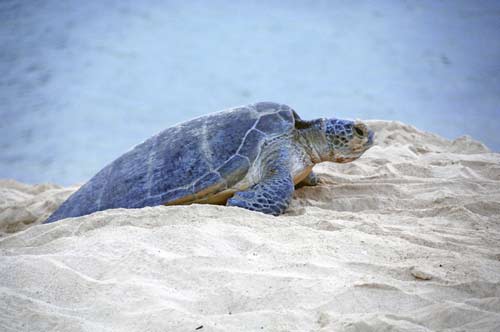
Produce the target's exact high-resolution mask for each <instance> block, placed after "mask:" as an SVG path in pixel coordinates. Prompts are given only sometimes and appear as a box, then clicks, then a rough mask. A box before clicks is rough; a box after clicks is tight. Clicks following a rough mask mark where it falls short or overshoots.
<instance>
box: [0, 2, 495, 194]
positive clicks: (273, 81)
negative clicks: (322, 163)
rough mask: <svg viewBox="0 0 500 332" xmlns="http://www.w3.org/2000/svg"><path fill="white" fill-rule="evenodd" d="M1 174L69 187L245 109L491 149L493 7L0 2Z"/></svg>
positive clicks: (462, 4) (483, 4)
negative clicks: (410, 130)
mask: <svg viewBox="0 0 500 332" xmlns="http://www.w3.org/2000/svg"><path fill="white" fill-rule="evenodd" d="M0 74H1V75H0V178H14V179H17V180H20V181H25V182H29V183H36V182H55V183H60V184H72V183H78V182H82V181H85V180H87V179H88V178H89V177H91V176H92V175H93V174H94V173H95V172H96V171H98V170H99V169H100V168H102V167H103V166H104V165H105V164H106V163H108V162H110V161H112V160H113V159H115V158H116V157H117V156H119V155H120V154H122V153H123V152H125V151H126V150H128V149H129V148H130V147H131V146H133V145H135V144H137V143H139V142H141V141H143V140H144V139H145V138H147V137H149V136H151V135H152V134H154V133H156V132H158V131H160V130H162V129H163V128H166V127H169V126H171V125H173V124H175V123H177V122H181V121H184V120H187V119H189V118H192V117H194V116H198V115H201V114H204V113H208V112H213V111H217V110H219V109H222V108H226V107H229V106H235V105H241V104H246V103H251V102H255V101H263V100H270V101H277V102H282V103H287V104H289V105H290V106H292V107H293V108H295V109H296V110H297V112H298V113H299V114H300V115H301V116H302V117H303V118H314V117H320V116H323V117H325V116H326V117H332V116H335V117H339V118H361V119H390V120H400V121H403V122H406V123H410V124H412V125H414V126H416V127H418V128H421V129H424V130H427V131H432V132H435V133H437V134H439V135H442V136H444V137H447V138H450V139H453V138H456V137H458V136H460V135H464V134H468V135H471V136H473V137H474V138H476V139H479V140H481V141H483V142H485V143H486V144H487V145H488V146H489V147H490V148H492V149H494V150H497V151H498V150H500V135H499V134H498V132H500V122H499V121H498V120H499V118H500V1H454V0H449V1H436V0H427V1H356V2H354V1H245V2H243V1H132V0H122V1H98V0H95V1H49V0H46V1H23V0H16V1H8V0H1V1H0Z"/></svg>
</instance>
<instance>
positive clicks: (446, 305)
mask: <svg viewBox="0 0 500 332" xmlns="http://www.w3.org/2000/svg"><path fill="white" fill-rule="evenodd" d="M369 125H370V126H371V127H373V129H374V130H375V131H376V133H377V145H376V146H374V147H373V148H372V149H370V150H369V151H368V152H367V153H366V154H365V155H364V156H363V157H362V158H361V159H359V160H357V161H355V162H353V163H349V164H342V165H340V164H323V165H318V166H316V167H315V170H316V172H318V173H319V175H320V176H321V179H322V180H321V184H320V185H319V186H318V187H304V188H301V189H299V190H297V191H296V192H295V197H294V200H293V203H292V206H291V207H290V209H289V211H288V212H287V213H286V214H285V215H283V216H280V217H272V216H267V215H263V214H260V213H255V212H251V211H246V210H242V209H238V208H228V207H223V206H208V205H193V206H173V207H164V206H159V207H154V208H144V209H132V210H126V209H116V210H109V211H104V212H99V213H94V214H92V215H89V216H84V217H79V218H73V219H66V220H63V221H60V222H56V223H53V224H48V225H39V224H40V222H41V221H43V220H44V218H46V217H47V216H48V214H50V212H51V211H53V210H54V209H55V208H56V207H57V206H58V204H60V203H61V202H62V201H63V200H64V198H65V197H67V196H68V195H69V194H70V193H71V192H73V191H74V190H75V189H76V188H77V186H74V187H71V188H61V187H57V186H55V185H36V186H30V185H24V184H20V183H17V182H15V181H10V180H5V181H2V182H0V232H1V237H0V276H1V278H0V330H1V331H374V330H376V331H499V330H500V154H498V153H492V152H491V151H489V150H488V149H487V148H486V147H485V146H484V145H483V144H481V143H480V142H477V141H475V140H473V139H471V138H469V137H460V138H458V139H456V140H454V141H448V140H445V139H443V138H440V137H439V136H436V135H434V134H430V133H424V132H421V131H418V130H417V129H415V128H413V127H411V126H408V125H404V124H401V123H398V122H385V121H371V122H369Z"/></svg>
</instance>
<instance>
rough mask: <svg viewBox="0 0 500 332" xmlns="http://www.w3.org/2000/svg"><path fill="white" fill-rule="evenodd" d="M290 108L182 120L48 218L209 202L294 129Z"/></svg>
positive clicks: (255, 107) (272, 106)
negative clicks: (273, 141)
mask: <svg viewBox="0 0 500 332" xmlns="http://www.w3.org/2000/svg"><path fill="white" fill-rule="evenodd" d="M295 118H298V117H297V115H296V113H295V112H294V111H293V110H292V109H291V108H290V107H288V106H286V105H283V104H277V103H269V102H262V103H256V104H252V105H248V106H243V107H237V108H232V109H229V110H225V111H221V112H217V113H212V114H209V115H206V116H202V117H199V118H195V119H193V120H190V121H187V122H184V123H181V124H178V125H176V126H174V127H171V128H168V129H166V130H164V131H162V132H161V133H159V134H157V135H155V136H153V137H151V138H149V139H148V140H146V141H145V142H143V143H141V144H139V145H137V146H135V147H134V148H133V149H131V150H130V151H128V152H127V153H125V154H124V155H122V156H121V157H119V158H118V159H116V160H115V161H113V162H112V163H111V164H109V165H108V166H106V167H105V168H104V169H102V170H101V171H100V172H99V173H97V174H96V175H95V176H94V177H93V178H91V179H90V180H89V181H88V182H87V183H86V184H84V185H83V186H82V187H81V188H80V189H79V190H78V191H77V192H75V193H74V194H73V195H72V196H70V197H69V198H68V199H67V200H66V201H65V202H64V203H63V204H62V205H61V206H60V207H59V209H58V210H57V211H56V212H55V213H54V214H52V215H51V216H50V217H49V219H47V221H46V222H52V221H56V220H59V219H63V218H68V217H76V216H81V215H86V214H89V213H92V212H95V211H101V210H106V209H112V208H140V207H145V206H154V205H162V204H182V203H189V202H193V201H199V202H203V201H204V200H206V201H207V202H209V200H207V199H208V198H210V196H213V195H215V194H217V193H220V192H222V191H227V190H228V189H230V188H232V186H234V185H235V184H236V183H238V182H239V181H241V180H242V179H243V178H244V177H245V175H246V174H247V172H248V170H249V169H250V167H251V165H252V163H253V162H254V161H255V160H256V158H257V156H258V155H259V153H260V150H261V146H262V143H263V142H264V141H265V140H266V139H268V138H272V137H275V136H278V135H282V134H284V133H286V132H290V131H292V130H293V129H294V123H295Z"/></svg>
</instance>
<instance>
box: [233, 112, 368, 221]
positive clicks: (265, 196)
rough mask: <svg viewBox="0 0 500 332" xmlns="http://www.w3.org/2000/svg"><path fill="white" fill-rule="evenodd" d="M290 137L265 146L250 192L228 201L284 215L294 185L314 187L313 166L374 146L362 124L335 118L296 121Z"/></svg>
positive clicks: (348, 157)
mask: <svg viewBox="0 0 500 332" xmlns="http://www.w3.org/2000/svg"><path fill="white" fill-rule="evenodd" d="M296 121H298V123H297V124H296V128H297V130H296V132H295V134H294V135H293V137H288V136H282V137H279V138H276V139H274V140H272V141H270V142H269V143H268V146H267V147H266V149H264V150H265V151H266V154H265V155H263V156H262V157H261V160H260V165H261V166H260V167H261V169H260V171H261V172H260V174H262V176H261V178H260V179H259V181H257V183H256V184H255V185H253V186H252V187H251V188H250V189H248V190H244V191H240V192H237V193H236V194H235V195H234V197H233V198H230V199H229V200H228V201H227V205H229V206H238V207H242V208H245V209H248V210H252V211H259V212H263V213H267V214H272V215H276V216H277V215H279V214H282V213H284V212H285V210H286V209H287V207H288V205H289V204H290V202H291V200H292V195H293V188H294V185H295V184H298V183H303V184H305V185H316V184H317V183H318V178H317V176H316V175H315V174H314V173H313V172H312V167H313V166H314V165H315V164H318V163H321V162H326V161H330V162H340V163H344V162H349V161H353V160H355V159H357V158H359V157H360V156H361V155H362V154H363V153H364V152H365V151H366V150H367V149H369V148H370V147H371V146H372V145H373V136H374V135H373V132H372V131H370V130H369V129H368V128H367V127H366V125H364V124H363V123H361V122H352V121H348V120H338V119H318V120H313V121H302V120H299V119H297V120H296Z"/></svg>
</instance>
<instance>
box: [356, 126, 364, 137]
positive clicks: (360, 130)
mask: <svg viewBox="0 0 500 332" xmlns="http://www.w3.org/2000/svg"><path fill="white" fill-rule="evenodd" d="M354 131H355V132H356V135H358V136H360V137H363V136H364V134H365V132H364V131H363V129H361V128H360V127H358V126H355V127H354Z"/></svg>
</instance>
